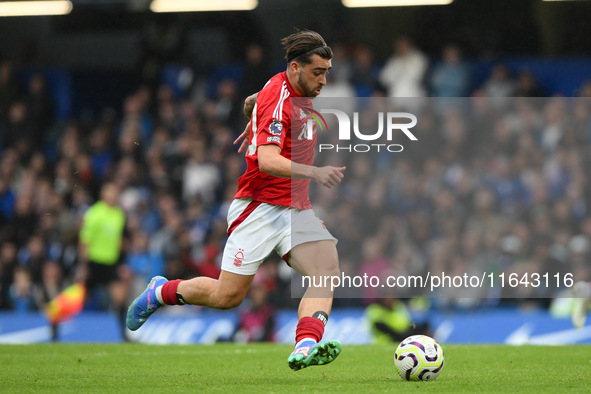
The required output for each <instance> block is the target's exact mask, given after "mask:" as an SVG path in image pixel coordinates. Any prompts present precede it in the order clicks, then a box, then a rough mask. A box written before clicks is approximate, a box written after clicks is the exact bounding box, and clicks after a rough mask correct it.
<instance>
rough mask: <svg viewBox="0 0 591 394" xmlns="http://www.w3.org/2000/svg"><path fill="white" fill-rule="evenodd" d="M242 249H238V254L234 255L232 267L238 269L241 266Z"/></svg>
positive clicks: (242, 258)
mask: <svg viewBox="0 0 591 394" xmlns="http://www.w3.org/2000/svg"><path fill="white" fill-rule="evenodd" d="M243 252H244V249H238V252H237V253H236V254H235V255H234V266H235V267H240V266H242V261H243V260H244V253H243Z"/></svg>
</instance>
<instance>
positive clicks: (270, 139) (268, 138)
mask: <svg viewBox="0 0 591 394" xmlns="http://www.w3.org/2000/svg"><path fill="white" fill-rule="evenodd" d="M267 142H277V143H278V144H280V143H281V138H279V137H278V136H273V137H267Z"/></svg>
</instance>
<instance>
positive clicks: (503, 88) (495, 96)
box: [482, 63, 516, 110]
mask: <svg viewBox="0 0 591 394" xmlns="http://www.w3.org/2000/svg"><path fill="white" fill-rule="evenodd" d="M515 89H516V86H515V81H514V80H513V78H512V77H511V74H510V72H509V68H508V67H507V66H506V65H505V64H503V63H497V64H495V65H494V66H493V67H492V70H491V72H490V75H489V77H488V79H487V80H486V81H485V82H484V85H483V87H482V90H483V91H484V94H485V95H486V96H487V97H490V98H491V103H492V105H493V107H494V108H496V109H498V110H502V109H505V108H506V107H507V105H509V102H510V101H509V100H508V99H507V98H508V97H513V96H514V95H515Z"/></svg>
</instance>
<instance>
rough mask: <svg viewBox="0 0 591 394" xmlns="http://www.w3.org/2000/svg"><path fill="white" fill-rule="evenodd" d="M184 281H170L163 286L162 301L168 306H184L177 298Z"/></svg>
mask: <svg viewBox="0 0 591 394" xmlns="http://www.w3.org/2000/svg"><path fill="white" fill-rule="evenodd" d="M181 282H182V279H175V280H169V281H168V282H166V283H165V284H163V285H162V293H161V294H162V301H164V304H166V305H183V303H182V302H181V301H180V300H179V299H178V297H177V296H176V291H177V289H178V287H179V283H181Z"/></svg>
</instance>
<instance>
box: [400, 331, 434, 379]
mask: <svg viewBox="0 0 591 394" xmlns="http://www.w3.org/2000/svg"><path fill="white" fill-rule="evenodd" d="M394 366H395V367H396V371H398V375H400V377H401V378H402V379H404V380H414V381H416V380H435V379H437V376H439V373H440V372H441V370H442V369H443V349H442V348H441V346H439V344H438V343H437V342H435V340H434V339H433V338H431V337H428V336H426V335H412V336H410V337H408V338H406V339H405V340H404V341H402V342H400V345H398V348H397V349H396V352H395V353H394Z"/></svg>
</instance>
